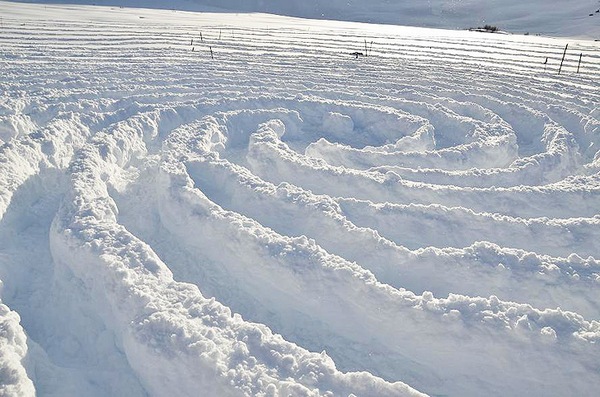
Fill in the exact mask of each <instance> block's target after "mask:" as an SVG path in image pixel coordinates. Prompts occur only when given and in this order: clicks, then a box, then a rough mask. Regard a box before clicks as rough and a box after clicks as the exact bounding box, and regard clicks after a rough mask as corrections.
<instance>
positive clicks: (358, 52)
mask: <svg viewBox="0 0 600 397" xmlns="http://www.w3.org/2000/svg"><path fill="white" fill-rule="evenodd" d="M350 55H354V56H355V57H356V59H358V57H359V56H361V57H364V56H365V54H363V53H362V52H360V51H356V52H351V53H350Z"/></svg>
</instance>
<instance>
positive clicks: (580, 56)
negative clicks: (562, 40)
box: [577, 52, 583, 73]
mask: <svg viewBox="0 0 600 397" xmlns="http://www.w3.org/2000/svg"><path fill="white" fill-rule="evenodd" d="M582 57H583V52H582V53H581V54H579V62H577V73H579V67H580V66H581V58H582Z"/></svg>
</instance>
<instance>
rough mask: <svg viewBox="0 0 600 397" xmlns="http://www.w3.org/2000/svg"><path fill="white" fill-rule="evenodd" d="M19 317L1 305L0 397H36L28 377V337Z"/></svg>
mask: <svg viewBox="0 0 600 397" xmlns="http://www.w3.org/2000/svg"><path fill="white" fill-rule="evenodd" d="M20 320H21V319H20V317H19V315H18V314H17V313H16V312H14V311H11V310H10V309H9V308H8V306H6V305H4V304H2V303H0V379H1V381H0V395H2V396H19V397H26V396H35V388H34V386H33V382H32V381H31V379H29V377H28V376H27V372H26V371H25V365H24V361H25V360H26V357H27V336H26V335H25V332H24V330H23V327H21V325H20V324H19V322H20Z"/></svg>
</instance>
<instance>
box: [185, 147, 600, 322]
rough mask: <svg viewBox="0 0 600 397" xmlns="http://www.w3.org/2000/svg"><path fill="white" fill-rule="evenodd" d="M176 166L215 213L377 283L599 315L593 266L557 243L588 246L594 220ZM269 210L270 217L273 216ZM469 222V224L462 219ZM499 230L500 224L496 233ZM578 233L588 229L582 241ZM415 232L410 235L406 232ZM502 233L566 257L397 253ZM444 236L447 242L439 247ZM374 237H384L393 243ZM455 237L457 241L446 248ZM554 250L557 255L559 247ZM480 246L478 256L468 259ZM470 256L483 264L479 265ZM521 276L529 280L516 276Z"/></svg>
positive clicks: (211, 164) (215, 162) (226, 166)
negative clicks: (350, 264)
mask: <svg viewBox="0 0 600 397" xmlns="http://www.w3.org/2000/svg"><path fill="white" fill-rule="evenodd" d="M187 147H193V145H187ZM185 166H186V170H187V172H188V174H189V176H190V177H191V178H192V180H193V181H194V185H195V186H196V187H197V188H198V189H200V190H201V191H202V192H203V193H204V194H205V195H206V196H207V197H208V198H209V199H210V200H211V201H213V202H214V203H217V204H219V205H220V206H221V207H223V208H224V209H228V210H232V211H235V212H237V213H240V214H243V215H245V216H248V217H251V218H252V219H255V220H257V221H258V222H260V223H261V224H262V225H264V226H267V227H269V228H272V229H274V230H275V231H277V232H278V233H279V234H283V235H292V236H302V235H305V236H308V237H310V238H314V239H315V240H316V242H317V243H318V244H319V245H321V246H322V247H323V248H325V249H326V250H327V251H328V252H330V253H333V254H336V255H339V256H341V257H344V258H346V259H348V260H350V261H356V262H357V263H358V264H359V265H360V266H361V267H363V268H365V269H368V270H370V271H372V272H373V273H374V274H375V275H376V277H377V279H378V280H379V281H381V282H385V283H388V284H390V285H392V286H395V287H398V288H400V287H402V288H406V289H408V290H411V291H424V290H430V291H433V292H434V293H435V294H436V295H447V294H448V293H451V292H456V293H462V294H467V295H485V294H489V293H494V294H495V295H498V296H500V297H501V298H503V299H507V300H512V301H519V302H529V303H532V304H533V303H535V306H538V307H556V306H560V305H562V306H563V308H565V306H564V304H565V302H564V299H563V298H564V296H568V295H571V294H575V295H577V296H578V297H579V298H578V299H577V301H578V303H575V302H573V301H570V302H568V303H567V305H568V310H574V311H577V312H579V313H582V314H586V315H589V316H591V317H592V318H596V317H597V316H598V314H599V313H600V311H599V310H598V307H597V304H596V302H597V300H598V298H600V295H598V294H600V289H599V288H598V287H599V286H600V284H599V282H600V278H599V277H598V275H599V272H600V266H599V263H598V262H597V261H596V260H595V259H594V258H591V257H590V258H588V259H585V260H584V259H582V258H581V257H579V256H578V255H573V254H571V253H572V252H573V251H572V248H576V247H571V246H569V245H568V244H563V243H562V241H563V240H562V239H564V238H567V242H569V241H571V244H574V240H575V238H574V237H573V235H577V236H578V237H579V238H580V239H581V240H583V241H582V243H581V244H582V245H583V246H587V245H589V246H594V245H595V244H596V243H595V241H596V238H595V234H593V233H594V231H595V230H596V229H597V228H598V221H597V220H595V219H583V220H579V222H577V221H575V220H572V221H569V222H563V221H560V220H554V221H547V220H522V219H513V218H509V217H502V216H498V215H493V214H476V213H473V212H472V211H469V210H465V209H456V208H455V209H447V208H444V207H440V206H435V205H430V206H419V205H412V204H411V205H410V206H397V205H392V204H389V203H387V204H385V205H376V204H373V203H368V202H361V201H357V200H355V199H336V200H332V199H331V198H329V197H327V196H316V195H314V194H312V193H311V192H309V191H306V190H303V189H301V188H298V187H295V186H293V185H290V184H287V183H282V184H279V185H277V186H276V185H273V184H271V183H269V182H265V181H263V180H261V179H260V178H258V177H256V176H254V175H252V174H251V173H250V172H249V171H248V170H247V169H244V168H243V167H240V166H237V165H234V164H231V163H230V162H228V161H227V160H221V159H214V158H211V157H208V158H203V159H202V160H198V159H193V157H192V158H188V159H187V160H186V163H185ZM397 212H398V214H396V213H397ZM413 212H416V214H415V215H414V218H413V220H412V223H410V222H409V219H410V218H409V216H408V215H407V214H406V213H413ZM273 213H277V214H278V216H277V217H273V216H272V214H273ZM452 213H457V214H456V218H457V219H454V218H453V217H449V219H448V220H446V221H444V217H445V216H448V215H446V214H452ZM465 213H466V214H465ZM469 216H470V217H473V218H475V219H474V220H473V219H472V220H471V222H469V221H468V219H469V218H468V217H469ZM407 218H408V219H407ZM463 218H466V219H467V220H465V221H464V222H465V225H464V226H463V227H460V226H456V227H455V226H454V225H459V224H460V223H461V222H462V219H463ZM479 219H482V220H487V221H488V222H487V224H483V225H482V226H481V228H480V229H477V224H478V222H482V220H479ZM503 224H505V225H506V226H504V227H503V226H502V225H503ZM399 225H402V226H401V227H399ZM586 225H587V227H586ZM454 227H455V228H454ZM586 229H587V230H589V232H588V233H592V234H590V235H588V236H587V237H586V232H584V230H586ZM417 230H418V231H419V232H418V233H416V232H415V231H417ZM471 230H472V232H471ZM488 230H494V231H495V232H493V233H488ZM503 230H504V232H503ZM519 230H521V235H522V236H521V237H520V238H517V239H514V240H513V239H510V238H509V236H512V237H514V236H517V235H518V234H516V233H518V231H519ZM470 232H471V234H470ZM486 233H487V234H486ZM503 233H506V237H505V238H506V241H509V242H510V243H509V245H519V244H517V243H516V242H517V241H519V242H520V241H521V240H522V242H523V245H524V246H530V247H539V248H538V250H539V251H541V252H543V253H548V252H552V251H553V250H554V251H560V252H563V253H566V254H565V256H569V259H566V258H551V257H545V258H543V257H540V256H539V255H536V254H533V253H531V252H529V253H526V252H524V251H521V254H520V256H521V259H518V256H515V252H516V251H515V250H510V249H507V248H504V249H500V248H499V247H498V246H497V245H496V246H495V247H496V249H497V251H498V252H497V253H496V259H495V260H494V259H492V258H493V256H492V255H490V254H489V253H490V249H489V248H487V247H490V246H494V245H493V244H487V245H486V244H484V243H481V244H478V245H473V246H471V247H469V248H466V249H464V250H460V249H455V250H452V251H451V250H448V252H444V251H442V250H439V249H438V250H433V251H431V250H418V251H409V250H407V249H405V248H403V247H402V246H403V245H404V246H410V245H411V243H412V244H413V245H414V244H415V243H417V242H418V244H426V243H427V242H428V241H431V242H436V243H437V245H439V246H442V247H446V246H449V245H450V243H449V241H450V242H452V243H454V245H455V246H457V247H463V246H468V245H470V244H473V243H474V242H476V241H480V240H481V239H484V237H486V236H488V237H489V239H488V240H489V241H496V242H502V241H499V240H502V236H498V235H501V234H503ZM536 233H537V234H539V235H543V236H545V238H544V239H541V241H540V242H539V243H536V241H532V240H536V239H534V238H533V237H532V236H533V235H535V234H536ZM444 235H445V236H446V239H447V240H449V241H444ZM469 235H470V236H471V237H469ZM381 236H384V237H387V238H388V239H390V238H391V240H392V241H394V242H396V244H398V245H396V244H394V243H393V242H392V241H390V240H388V239H385V238H382V237H381ZM461 238H462V240H461ZM456 240H460V241H461V242H462V243H464V244H460V243H456ZM544 241H549V242H552V241H554V243H555V244H556V245H557V246H558V247H556V248H555V247H554V246H553V245H551V243H550V244H548V245H545V243H543V242H544ZM586 242H587V243H586ZM527 243H528V244H527ZM536 244H538V245H536ZM505 246H506V245H505ZM478 247H479V248H478ZM484 247H486V248H484ZM560 247H563V249H562V250H560ZM413 248H414V247H413ZM482 248H483V250H482ZM480 250H481V251H482V252H481V254H474V253H473V251H475V252H477V251H480ZM483 252H485V254H484V253H483ZM432 253H433V254H432ZM480 256H487V257H488V258H486V261H485V262H482V261H481V260H480ZM507 256H508V257H507ZM523 257H525V258H527V259H522V258H523ZM509 258H510V259H509ZM583 263H584V264H583ZM581 264H583V265H581ZM426 267H427V268H430V269H431V272H434V273H435V275H436V276H435V279H436V280H439V281H434V280H433V277H432V276H430V277H428V279H427V281H424V280H423V277H422V274H423V273H429V272H430V271H427V270H426ZM461 268H462V271H468V272H470V273H471V274H472V275H475V274H477V275H478V276H477V283H476V284H475V285H468V284H466V283H464V276H463V275H461V272H462V271H461ZM527 272H529V275H528V276H525V275H526V274H527ZM511 273H515V274H519V277H518V278H517V277H512V276H511ZM559 280H560V281H559ZM542 290H543V291H544V292H545V294H544V295H543V296H541V295H540V294H539V292H538V291H542Z"/></svg>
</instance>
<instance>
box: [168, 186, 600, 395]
mask: <svg viewBox="0 0 600 397" xmlns="http://www.w3.org/2000/svg"><path fill="white" fill-rule="evenodd" d="M181 180H182V179H181V178H180V177H179V176H178V177H177V181H181ZM176 184H177V182H176ZM180 189H181V190H180V191H181V192H180V193H177V190H174V189H173V188H172V187H171V188H169V194H168V195H167V197H166V198H165V197H163V199H162V200H161V202H160V203H159V205H160V206H161V210H160V211H161V219H162V222H164V225H165V227H166V230H168V231H169V232H170V233H173V234H175V235H176V241H178V242H179V243H178V247H177V251H179V252H187V255H190V256H192V257H197V258H202V262H204V263H205V265H204V268H203V272H207V273H208V274H207V275H206V276H205V277H208V278H209V279H211V280H212V281H211V282H214V283H217V285H222V287H221V288H218V287H217V288H215V289H214V291H215V294H216V295H217V296H218V297H219V299H222V300H224V301H226V302H227V304H228V306H230V307H233V308H235V309H236V311H238V312H241V313H244V314H245V315H246V316H248V317H251V318H256V319H257V320H260V321H261V322H262V321H266V320H267V319H268V320H269V322H270V323H271V324H272V327H273V328H274V329H275V330H277V331H278V332H281V333H282V334H283V335H284V336H285V337H286V338H289V339H292V340H301V341H302V342H303V344H307V345H309V346H313V348H316V347H317V346H319V344H320V345H321V346H326V347H327V348H328V351H329V352H330V354H333V355H334V357H336V358H337V361H338V362H341V363H346V365H348V366H350V368H353V367H354V366H356V365H360V366H361V367H362V368H365V367H366V368H367V369H368V370H369V371H372V372H376V373H382V374H384V376H386V377H389V376H391V374H392V373H396V372H397V371H406V370H407V368H406V366H407V365H408V366H412V362H413V360H414V361H416V362H418V363H419V364H420V367H421V368H422V369H423V370H426V372H427V373H430V374H431V377H425V376H424V375H423V374H422V373H421V374H419V375H418V377H419V378H420V379H417V378H416V377H415V378H413V376H410V375H409V379H410V380H411V383H413V384H417V385H420V384H422V383H421V382H425V383H424V384H426V383H429V382H431V381H434V379H436V378H438V377H441V376H443V374H446V375H448V374H452V373H453V370H452V366H453V364H451V363H452V362H454V360H453V359H449V360H448V361H447V363H448V365H443V364H442V365H440V364H439V363H438V364H435V365H434V363H433V361H432V360H433V358H432V357H431V350H430V349H431V343H432V342H431V341H430V340H427V341H423V342H419V341H418V339H419V338H418V336H417V335H418V333H419V332H422V331H419V330H423V329H428V330H429V331H428V334H429V336H430V337H431V338H433V339H434V340H436V341H437V342H438V343H440V344H441V345H443V346H444V347H443V349H444V350H445V351H446V352H447V354H448V357H462V359H464V360H466V361H468V362H471V363H477V362H478V361H479V360H481V359H482V350H480V349H482V348H483V349H485V350H486V351H493V350H494V349H495V347H494V346H495V344H496V343H497V344H498V345H500V346H502V348H503V349H504V353H503V354H507V355H508V356H509V357H510V356H511V355H513V354H519V355H520V354H525V355H528V353H526V352H525V351H526V350H527V349H529V348H528V347H524V346H521V345H520V342H517V341H521V337H522V336H525V335H527V339H528V341H529V343H533V344H534V345H536V347H531V348H533V349H534V350H535V351H537V352H539V351H540V350H539V349H544V348H543V347H542V346H544V345H545V343H546V342H542V340H546V338H548V337H550V338H553V337H554V336H555V335H558V336H557V337H558V338H559V340H562V342H560V345H561V347H560V350H561V351H564V350H562V349H565V348H566V349H570V348H568V347H567V346H568V345H570V344H571V343H576V344H578V343H580V342H583V343H590V342H592V345H590V346H593V348H595V345H594V344H593V341H594V340H596V339H597V338H598V336H599V334H598V326H599V324H598V323H596V322H591V323H587V322H585V321H583V322H581V321H582V319H581V318H580V317H579V316H578V315H576V314H574V313H565V312H562V311H560V310H558V311H553V310H545V311H543V312H540V311H538V310H535V309H532V308H531V307H530V306H529V305H518V304H514V303H507V302H501V301H499V300H498V299H497V298H495V297H491V298H489V299H484V298H467V297H458V296H455V295H451V296H450V297H449V298H448V299H435V298H433V295H432V294H431V293H429V292H426V293H424V294H423V296H421V297H419V296H415V295H414V294H412V293H410V292H406V291H401V290H395V289H392V288H390V287H388V286H385V285H382V284H379V283H377V281H376V280H375V278H374V277H373V276H372V275H371V274H369V273H368V272H365V271H364V270H362V269H361V268H360V267H358V266H357V265H353V264H351V263H349V262H346V261H344V260H343V259H341V258H339V257H335V256H332V255H330V254H327V253H325V252H324V251H323V250H322V249H320V247H318V246H317V245H316V243H315V242H313V241H311V240H308V239H306V238H305V237H299V238H288V237H284V236H280V235H277V234H274V233H273V232H272V231H270V230H268V229H264V227H262V226H261V225H260V224H258V223H257V222H254V221H252V220H250V219H247V218H244V217H240V216H239V215H238V214H236V213H234V212H228V211H223V210H222V209H221V208H219V207H218V206H216V205H214V204H213V203H211V202H210V201H209V200H207V198H206V197H205V196H204V195H203V194H202V193H201V192H200V191H199V190H189V189H190V188H189V187H185V188H184V187H182V188H180ZM173 195H175V197H173ZM177 196H179V198H178V197H177ZM200 230H202V231H203V233H199V232H200ZM222 238H226V239H228V240H234V241H236V242H237V246H238V247H239V248H240V249H238V250H235V251H231V250H225V251H224V250H223V249H220V248H218V247H217V246H216V243H217V241H218V240H219V239H222ZM206 266H210V267H215V269H214V270H209V269H207V268H206ZM190 271H191V270H190V269H188V273H190ZM191 272H192V273H194V272H193V271H191ZM223 273H224V274H223ZM223 277H226V279H223ZM192 279H193V280H196V282H198V283H199V282H200V280H201V279H204V277H202V278H200V277H199V276H196V277H191V279H190V280H192ZM274 280H277V281H276V282H275V283H274ZM203 285H208V284H207V283H204V284H203ZM226 285H229V286H230V288H231V289H230V290H229V291H228V292H227V293H226V294H222V293H220V292H219V291H220V290H221V289H222V288H223V287H225V286H226ZM356 302H360V305H357V304H356ZM265 310H266V312H265ZM496 310H498V311H496ZM290 311H292V312H296V313H298V314H297V315H296V316H298V317H300V318H303V319H305V320H304V321H305V322H306V323H308V324H313V325H312V326H311V329H310V330H305V329H303V328H300V329H298V328H297V327H298V324H297V321H296V320H295V319H290V317H289V314H288V313H289V312H290ZM423 311H424V312H423ZM333 313H337V314H335V315H334V314H333ZM561 313H564V314H561ZM296 316H294V317H296ZM453 316H455V319H456V321H458V323H457V324H456V325H457V327H458V329H456V330H454V332H456V334H454V335H453V337H451V338H450V339H446V338H448V334H446V331H441V329H444V328H445V327H444V326H443V324H445V321H447V320H448V319H449V317H450V318H453ZM363 319H369V320H368V321H365V320H363ZM559 319H560V320H559ZM369 324H377V326H376V329H375V328H372V326H371V325H369ZM553 324H554V327H557V328H558V330H556V329H555V328H554V327H553ZM559 324H560V325H559ZM567 324H571V325H567ZM522 326H523V328H521V327H522ZM321 327H322V328H323V330H320V328H321ZM413 327H415V328H413ZM463 327H464V328H463ZM507 328H508V329H511V330H513V332H508V331H506V329H507ZM357 329H362V331H361V332H359V333H358V334H357ZM435 330H440V331H435ZM467 330H468V331H467ZM517 330H518V331H517ZM561 331H564V334H563V333H562V332H561ZM299 332H300V335H298V333H299ZM467 332H468V335H469V336H468V337H467V335H466V334H465V335H464V336H460V335H461V334H463V333H467ZM523 332H524V333H523ZM390 333H391V334H393V335H395V337H396V338H398V339H399V340H401V341H406V342H405V343H403V342H399V341H398V342H396V343H395V345H396V346H395V347H394V346H391V345H388V344H386V342H385V341H386V340H389V338H390V337H391V334H390ZM490 333H492V334H493V335H494V337H493V340H494V342H489V341H488V342H487V343H485V342H484V340H489V339H488V338H489V335H490ZM561 335H562V337H566V338H567V339H566V340H563V339H562V338H561ZM454 337H457V338H460V339H461V340H463V338H464V340H466V339H470V341H471V342H466V343H464V344H461V345H460V346H451V345H452V342H451V340H453V338H454ZM573 337H574V339H571V338H573ZM538 338H539V343H540V345H538V344H537V342H534V341H535V340H536V339H538ZM569 340H571V341H572V342H568V341H569ZM475 341H477V342H475ZM576 341H579V342H576ZM586 341H587V342H586ZM348 343H351V344H357V345H359V346H364V345H366V344H369V345H371V346H374V347H375V348H377V349H378V350H379V349H382V348H383V346H385V351H386V358H385V359H384V358H383V357H381V356H379V355H377V356H376V357H361V358H360V364H358V363H356V362H352V361H350V362H346V360H344V359H342V358H341V357H343V355H344V353H343V351H344V348H343V347H342V346H346V345H347V344H348ZM471 343H473V344H471ZM513 343H515V344H516V345H518V347H516V345H515V347H514V348H515V350H514V352H513V353H510V351H511V349H510V348H507V346H511V345H512V344H513ZM339 344H341V345H342V346H340V345H339ZM377 346H379V347H377ZM440 348H442V347H441V346H440ZM572 348H573V349H574V351H579V349H580V348H579V347H575V345H574V346H573V347H572ZM523 349H525V350H523ZM380 352H382V350H380ZM407 352H409V353H410V354H409V356H408V357H407V358H408V362H407V361H405V360H406V358H404V357H405V355H406V354H407ZM554 354H558V353H551V352H547V353H542V355H543V356H544V357H545V359H549V360H551V361H552V358H550V357H553V356H554ZM558 356H560V354H558ZM593 356H595V354H593V353H592V354H591V357H593ZM508 359H509V360H510V358H508ZM485 360H486V361H485V362H487V363H488V366H489V365H493V364H490V363H489V361H488V360H487V359H485ZM590 360H591V358H590ZM533 361H534V362H536V361H537V359H533ZM529 364H531V362H529V363H528V365H529ZM480 365H481V366H482V365H483V361H482V362H481V363H480ZM537 365H539V363H538V364H534V365H533V366H534V367H537ZM582 365H583V367H584V368H586V367H587V368H590V369H591V368H593V366H594V365H595V364H593V363H592V361H588V360H584V363H582ZM590 365H591V366H592V367H590ZM488 368H489V367H480V368H479V370H476V369H475V368H473V369H471V370H472V371H473V373H478V371H480V370H484V371H488ZM519 370H522V368H521V369H519ZM519 370H518V371H519ZM530 370H531V369H530ZM440 371H441V372H440ZM507 371H508V370H507V369H504V370H503V375H502V376H501V378H502V379H504V377H505V376H509V377H510V378H511V379H516V378H517V377H516V376H513V374H507ZM544 371H545V370H544ZM480 375H482V374H481V373H480ZM515 375H516V374H515ZM534 377H535V378H536V379H541V378H544V379H545V375H543V374H540V373H536V374H535V375H534ZM425 378H426V379H425ZM487 379H488V381H489V382H491V383H492V384H496V385H497V384H498V382H504V381H503V380H502V381H501V380H500V379H496V380H494V378H493V377H492V376H489V377H488V378H487ZM565 381H567V380H566V379H563V380H561V382H565ZM414 382H416V383H414ZM516 382H517V383H518V381H516ZM544 382H552V381H551V380H550V379H546V380H545V381H544ZM530 386H532V385H527V382H525V384H523V385H522V387H530ZM444 387H445V388H446V389H447V390H453V391H454V392H455V393H459V392H460V391H463V392H466V393H468V394H469V393H474V392H475V390H474V389H469V387H468V386H457V388H456V389H453V387H452V386H449V385H445V386H444ZM490 387H491V388H492V389H493V388H494V387H496V386H490ZM570 387H572V386H569V388H570Z"/></svg>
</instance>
